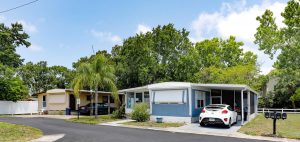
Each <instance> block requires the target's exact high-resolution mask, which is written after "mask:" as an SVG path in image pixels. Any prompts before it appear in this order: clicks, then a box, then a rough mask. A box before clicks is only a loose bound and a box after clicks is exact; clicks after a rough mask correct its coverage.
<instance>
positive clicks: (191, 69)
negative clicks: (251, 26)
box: [112, 24, 260, 88]
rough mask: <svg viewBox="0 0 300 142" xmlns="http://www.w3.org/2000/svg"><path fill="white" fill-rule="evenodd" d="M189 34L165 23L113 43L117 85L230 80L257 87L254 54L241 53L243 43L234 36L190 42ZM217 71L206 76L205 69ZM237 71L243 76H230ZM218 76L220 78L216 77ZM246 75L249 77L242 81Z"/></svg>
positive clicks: (131, 85) (133, 85) (122, 86)
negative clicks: (212, 74) (210, 75)
mask: <svg viewBox="0 0 300 142" xmlns="http://www.w3.org/2000/svg"><path fill="white" fill-rule="evenodd" d="M188 35H189V32H188V31H186V30H185V29H182V30H177V29H175V28H174V25H173V24H168V25H164V26H157V27H156V28H153V29H152V31H151V32H147V33H145V34H137V35H135V36H133V37H129V38H128V39H125V40H124V42H123V45H117V46H115V47H114V48H113V50H112V59H113V60H114V62H115V65H116V75H117V76H118V78H117V79H118V80H117V82H118V86H119V88H130V87H137V86H143V85H147V84H151V83H156V82H162V81H190V82H196V83H198V82H202V83H204V82H205V83H215V82H218V83H228V82H230V83H247V85H250V86H260V85H258V84H254V83H253V82H251V81H253V80H254V79H252V78H255V79H257V78H258V70H259V69H258V66H257V65H256V59H257V56H256V55H254V54H253V53H252V52H243V49H242V48H241V46H243V43H242V42H238V41H236V39H235V37H233V36H231V37H230V38H229V39H226V40H222V39H219V38H213V39H211V40H203V41H200V42H197V43H196V44H195V45H193V44H192V43H191V42H190V41H189V39H188ZM244 67H245V68H246V69H243V68H244ZM226 68H229V69H226ZM223 70H226V73H225V72H224V71H223ZM218 71H222V73H218V75H217V74H216V76H212V77H206V73H207V72H213V73H217V72H218ZM237 71H241V73H240V74H242V75H244V76H243V77H239V78H232V76H234V73H235V72H237ZM230 73H231V75H230ZM223 75H225V76H223ZM220 76H222V78H223V79H219V77H220ZM236 76H237V75H236ZM214 77H215V78H214ZM225 78H226V79H225ZM249 78H251V80H242V79H249ZM215 79H216V80H215ZM235 79H240V80H235ZM255 83H258V81H257V82H255Z"/></svg>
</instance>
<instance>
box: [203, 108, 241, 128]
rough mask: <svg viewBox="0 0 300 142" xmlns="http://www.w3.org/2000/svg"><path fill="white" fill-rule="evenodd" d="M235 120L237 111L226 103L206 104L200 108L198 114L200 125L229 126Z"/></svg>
mask: <svg viewBox="0 0 300 142" xmlns="http://www.w3.org/2000/svg"><path fill="white" fill-rule="evenodd" d="M237 120H238V119H237V112H236V111H234V110H233V109H232V108H231V106H230V105H226V104H211V105H208V106H206V107H204V108H203V109H202V111H201V113H200V116H199V123H200V126H206V125H215V124H219V125H225V126H227V127H228V128H230V127H231V125H232V124H235V123H237Z"/></svg>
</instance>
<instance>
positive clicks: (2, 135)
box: [0, 122, 43, 142]
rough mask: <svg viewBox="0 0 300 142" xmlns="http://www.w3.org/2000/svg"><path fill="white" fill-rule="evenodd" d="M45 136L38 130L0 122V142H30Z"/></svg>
mask: <svg viewBox="0 0 300 142" xmlns="http://www.w3.org/2000/svg"><path fill="white" fill-rule="evenodd" d="M42 135H43V132H42V131H41V130H39V129H37V128H33V127H29V126H24V125H16V124H10V123H3V122H0V141H1V142H3V141H5V142H12V141H14V142H15V141H21V142H23V141H30V140H33V139H37V138H39V137H41V136H42Z"/></svg>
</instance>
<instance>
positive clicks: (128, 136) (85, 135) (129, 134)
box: [0, 117, 259, 142]
mask: <svg viewBox="0 0 300 142" xmlns="http://www.w3.org/2000/svg"><path fill="white" fill-rule="evenodd" d="M0 121H2V122H8V123H15V124H23V125H29V126H32V127H36V128H39V129H41V130H42V131H43V132H44V135H53V134H65V136H64V137H63V138H61V139H59V140H57V141H58V142H254V141H259V140H251V139H240V138H232V137H221V136H208V135H198V134H184V133H172V132H165V131H155V130H143V129H134V128H123V127H112V126H99V125H87V124H79V123H71V122H65V121H64V120H60V119H50V118H18V117H4V118H0Z"/></svg>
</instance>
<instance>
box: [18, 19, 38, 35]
mask: <svg viewBox="0 0 300 142" xmlns="http://www.w3.org/2000/svg"><path fill="white" fill-rule="evenodd" d="M18 23H21V24H22V25H23V29H24V31H25V32H29V33H36V32H37V31H38V30H37V28H36V26H35V25H33V24H31V23H29V22H26V21H24V20H19V21H18Z"/></svg>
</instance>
